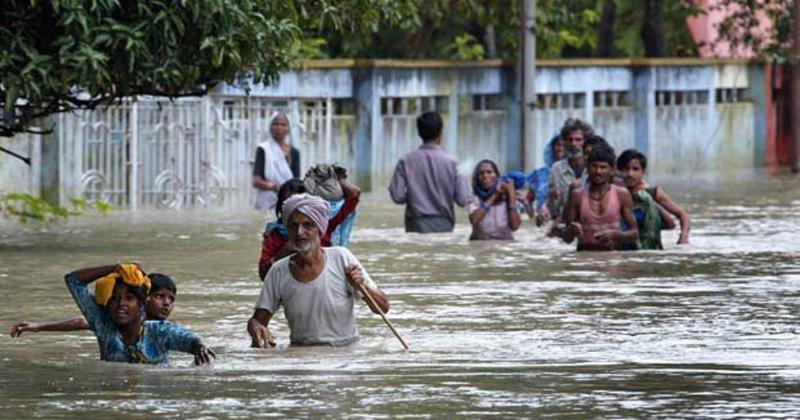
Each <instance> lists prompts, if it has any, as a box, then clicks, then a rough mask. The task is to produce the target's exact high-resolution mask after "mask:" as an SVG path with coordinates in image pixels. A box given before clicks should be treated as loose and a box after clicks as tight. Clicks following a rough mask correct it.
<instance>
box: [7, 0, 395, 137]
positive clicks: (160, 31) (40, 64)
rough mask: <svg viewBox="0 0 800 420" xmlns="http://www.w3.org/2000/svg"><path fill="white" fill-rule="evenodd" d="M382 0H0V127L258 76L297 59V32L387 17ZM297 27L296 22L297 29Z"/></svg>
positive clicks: (23, 127) (391, 16) (369, 23)
mask: <svg viewBox="0 0 800 420" xmlns="http://www.w3.org/2000/svg"><path fill="white" fill-rule="evenodd" d="M389 3H390V1H388V0H280V1H257V0H252V1H250V0H238V1H237V0H91V1H88V0H49V1H48V0H6V1H4V2H2V6H0V106H1V107H2V118H0V135H2V136H11V135H13V134H15V133H18V132H22V131H27V130H28V127H29V126H30V125H31V123H32V122H33V121H34V120H35V119H36V118H38V117H43V116H46V115H49V114H52V113H54V112H61V111H68V110H72V109H79V108H92V107H95V106H98V105H101V104H107V103H110V102H112V101H113V100H114V99H117V98H120V97H124V96H136V95H163V96H169V97H177V96H183V95H196V94H202V93H204V92H206V91H207V90H208V89H210V88H211V87H213V86H214V85H216V84H217V83H220V82H240V83H246V82H255V83H258V82H263V81H267V82H268V81H271V80H273V79H274V78H275V77H276V76H277V74H278V72H279V71H280V70H282V69H284V68H286V66H287V65H288V64H289V63H290V61H291V60H293V59H294V58H296V57H298V56H299V54H300V53H301V52H302V50H303V46H304V40H305V37H304V35H303V34H304V32H303V31H317V30H323V29H324V30H335V31H345V32H347V31H353V30H355V29H358V30H364V28H365V27H366V28H372V30H374V31H377V30H378V26H376V25H379V24H380V22H384V21H385V22H393V21H394V20H396V19H397V18H398V17H399V16H400V15H399V14H398V13H397V12H396V11H394V10H393V9H392V8H389V7H387V5H388V4H389ZM301 28H302V30H301Z"/></svg>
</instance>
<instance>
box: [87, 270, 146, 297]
mask: <svg viewBox="0 0 800 420" xmlns="http://www.w3.org/2000/svg"><path fill="white" fill-rule="evenodd" d="M120 278H121V279H122V282H123V283H125V284H127V285H129V286H133V287H141V286H145V289H146V293H147V292H150V277H147V276H146V275H145V274H144V272H142V270H140V269H139V267H138V266H137V265H136V264H120V265H118V266H117V271H115V272H113V273H111V274H109V275H107V276H105V277H103V278H100V279H98V280H97V281H95V286H94V301H95V302H97V304H98V305H100V306H106V305H107V304H108V301H109V299H111V294H112V293H114V285H116V284H117V279H120Z"/></svg>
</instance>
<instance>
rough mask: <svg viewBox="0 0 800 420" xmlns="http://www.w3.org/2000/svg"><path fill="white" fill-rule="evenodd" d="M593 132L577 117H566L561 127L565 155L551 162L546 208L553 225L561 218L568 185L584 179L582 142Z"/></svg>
mask: <svg viewBox="0 0 800 420" xmlns="http://www.w3.org/2000/svg"><path fill="white" fill-rule="evenodd" d="M593 134H594V130H593V129H592V126H591V125H589V123H587V122H585V121H583V120H581V119H578V118H569V119H567V121H565V122H564V126H563V127H562V128H561V141H562V142H563V143H564V150H565V155H566V157H565V158H564V159H561V160H559V161H558V162H556V163H554V164H553V167H552V168H551V169H550V179H549V182H550V185H549V186H548V191H549V194H550V197H549V200H548V210H549V212H550V217H551V218H552V219H553V222H554V223H553V226H558V223H559V222H560V221H561V220H562V216H563V211H564V205H565V204H566V202H567V197H569V187H570V185H571V184H572V183H573V182H574V181H576V180H577V181H579V183H580V184H582V183H583V180H585V179H586V171H585V169H584V168H585V164H584V160H585V159H584V154H583V143H584V141H585V140H586V139H587V138H588V137H590V136H592V135H593ZM554 233H557V231H554Z"/></svg>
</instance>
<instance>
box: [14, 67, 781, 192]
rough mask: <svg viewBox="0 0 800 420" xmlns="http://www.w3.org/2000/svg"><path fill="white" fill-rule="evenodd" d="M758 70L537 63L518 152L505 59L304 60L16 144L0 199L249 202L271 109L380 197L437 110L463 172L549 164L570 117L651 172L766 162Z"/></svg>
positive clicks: (81, 119) (298, 139)
mask: <svg viewBox="0 0 800 420" xmlns="http://www.w3.org/2000/svg"><path fill="white" fill-rule="evenodd" d="M764 68H765V66H764V65H763V64H761V63H758V62H752V61H747V60H700V59H690V60H686V59H660V60H556V61H540V62H538V63H537V74H536V83H535V86H536V89H537V103H536V111H535V118H536V121H535V131H536V133H537V135H536V139H535V140H534V142H532V143H530V144H525V145H522V144H521V142H520V136H519V127H520V120H519V118H520V112H519V111H520V107H519V96H518V92H516V91H515V86H517V75H516V73H515V70H514V67H513V63H511V62H508V61H502V60H485V61H477V62H449V61H435V60H424V61H394V60H321V61H310V62H304V63H300V64H299V65H298V67H297V68H295V69H293V70H290V71H287V72H285V73H283V74H282V76H281V77H280V79H279V80H278V81H277V82H276V83H275V84H273V85H270V86H263V85H257V86H251V87H250V88H249V90H245V89H244V88H243V87H241V86H233V85H222V86H218V87H217V88H216V89H215V90H214V91H213V92H211V93H210V95H208V96H207V97H205V98H198V99H190V100H182V101H177V102H174V103H173V102H169V101H165V100H164V99H159V98H140V101H139V102H140V105H138V106H133V104H132V103H126V104H125V105H122V106H119V107H110V109H105V110H103V111H92V112H81V113H74V114H64V115H62V116H59V117H58V118H57V121H58V124H57V125H56V127H57V129H56V133H55V134H54V135H53V136H50V138H49V139H38V138H36V137H30V136H20V137H19V138H15V139H13V142H14V143H13V144H12V146H14V147H15V148H17V149H26V148H27V149H26V150H31V151H33V152H32V156H33V157H34V162H33V165H34V166H33V168H36V169H33V170H29V171H28V173H27V174H25V173H23V172H24V171H18V170H17V169H10V168H11V167H12V166H13V163H12V162H10V159H11V158H10V157H6V156H2V155H0V174H5V173H9V171H14V172H13V176H2V177H0V189H2V190H4V191H13V190H16V191H20V190H25V191H30V192H32V193H37V192H38V191H46V194H45V195H47V196H48V197H58V198H59V201H62V202H64V201H65V200H67V199H68V198H70V197H75V196H83V197H86V198H102V197H106V198H108V197H115V199H114V200H113V201H115V202H116V203H117V204H118V205H120V206H123V207H124V206H130V207H132V208H137V207H139V206H142V207H171V208H180V207H189V206H209V205H213V206H219V205H228V206H244V205H249V204H250V201H251V200H252V196H253V194H252V187H251V186H250V182H249V177H250V173H251V171H252V163H253V155H254V148H255V145H256V144H257V143H258V142H260V141H263V139H265V138H266V135H267V132H268V127H267V126H266V122H267V119H268V116H269V114H271V113H272V112H274V111H277V110H281V111H284V112H286V113H287V114H288V115H290V117H291V118H292V119H293V121H294V122H296V123H297V124H295V125H293V129H292V137H293V141H294V142H295V145H297V146H298V147H299V148H300V150H301V153H302V154H303V157H304V160H303V162H302V165H303V167H308V166H310V165H311V164H312V163H315V162H337V163H340V164H343V165H345V166H347V167H349V168H350V170H351V173H352V174H353V178H354V179H355V180H356V182H357V183H358V184H359V185H360V186H362V188H364V189H365V190H373V191H385V189H386V186H387V184H388V179H389V177H390V176H391V172H392V170H393V168H394V165H395V163H396V162H397V159H399V158H400V157H401V156H402V155H404V154H405V153H407V152H409V151H411V150H414V149H415V148H416V147H418V145H419V139H418V138H417V137H416V129H415V117H416V115H418V114H419V113H420V112H421V111H423V110H428V109H436V110H439V111H440V112H441V113H442V115H443V117H444V119H445V132H444V136H445V138H444V147H445V149H447V150H448V151H450V152H452V153H454V154H456V155H458V157H459V159H460V161H461V162H462V163H461V166H460V169H461V170H462V172H464V173H465V174H466V173H470V172H471V170H472V166H473V165H474V164H475V162H477V161H478V160H480V159H483V158H491V159H495V160H496V161H497V162H498V163H499V164H500V166H501V167H503V168H505V169H525V170H526V171H530V170H532V169H534V168H532V167H531V168H521V166H522V165H523V162H535V163H536V166H539V165H541V164H543V156H542V154H543V149H544V147H545V145H546V144H547V142H548V141H549V140H550V138H551V137H552V135H553V134H554V133H556V132H557V130H558V129H559V128H560V126H561V124H562V123H563V121H564V119H566V118H568V117H572V116H577V117H581V118H585V119H587V120H588V121H590V122H591V123H592V124H594V125H595V127H596V129H597V132H598V133H599V134H601V135H603V136H604V137H605V138H606V139H607V140H608V141H609V142H610V143H611V144H612V145H613V146H615V148H616V149H617V151H618V152H621V151H622V150H623V149H626V148H630V147H635V148H638V149H640V150H641V151H642V152H644V153H646V154H648V155H649V156H650V158H651V159H650V162H652V163H651V164H650V168H649V169H650V171H651V172H653V173H656V174H658V173H677V174H680V173H686V174H687V177H688V176H690V175H689V174H691V173H694V172H699V171H708V170H712V171H727V170H729V169H740V168H742V167H752V166H760V165H761V164H762V162H763V160H764V150H765V141H766V122H765V109H766V104H765V100H766V99H765V98H766V95H765V89H766V88H767V87H766V86H764V80H765V77H764ZM134 110H135V112H136V115H133V114H132V113H133V112H134ZM112 120H113V121H112ZM133 122H135V123H133ZM4 141H5V142H6V143H3V144H8V140H4ZM42 141H49V142H51V143H52V142H55V143H56V144H57V145H58V147H55V146H53V145H52V144H50V143H47V147H41V146H40V145H38V143H40V142H42ZM523 146H524V147H523ZM134 150H139V151H141V152H138V153H136V154H132V151H134ZM90 153H94V155H91V154H90ZM98 153H99V154H98ZM523 153H527V154H528V156H524V155H523ZM54 154H57V157H54ZM92 162H99V163H98V164H97V165H95V164H94V163H92ZM20 163H21V162H20ZM37 165H38V166H37ZM93 165H94V166H93ZM95 166H97V167H95ZM101 166H102V167H101ZM144 174H147V175H144ZM112 178H113V179H114V182H113V183H110V184H109V185H105V184H103V182H102V180H105V179H112ZM23 179H24V180H23ZM156 180H158V182H160V183H159V184H157V185H156V184H154V183H155V182H156ZM23 186H24V188H23ZM54 191H55V193H54Z"/></svg>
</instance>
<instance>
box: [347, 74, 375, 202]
mask: <svg viewBox="0 0 800 420" xmlns="http://www.w3.org/2000/svg"><path fill="white" fill-rule="evenodd" d="M375 73H376V70H375V68H374V67H363V68H362V67H356V68H354V69H353V92H354V93H355V96H356V97H355V100H356V130H355V135H354V136H353V137H354V139H355V140H354V141H355V170H354V171H353V172H355V181H356V184H357V185H358V186H359V187H360V188H361V189H362V190H364V191H373V187H377V186H375V185H372V172H373V167H372V162H373V160H372V159H373V156H372V153H373V150H372V149H373V147H372V145H373V142H374V141H378V137H379V136H380V132H381V98H380V95H379V94H378V91H377V88H376V86H375V78H376V74H375Z"/></svg>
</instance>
